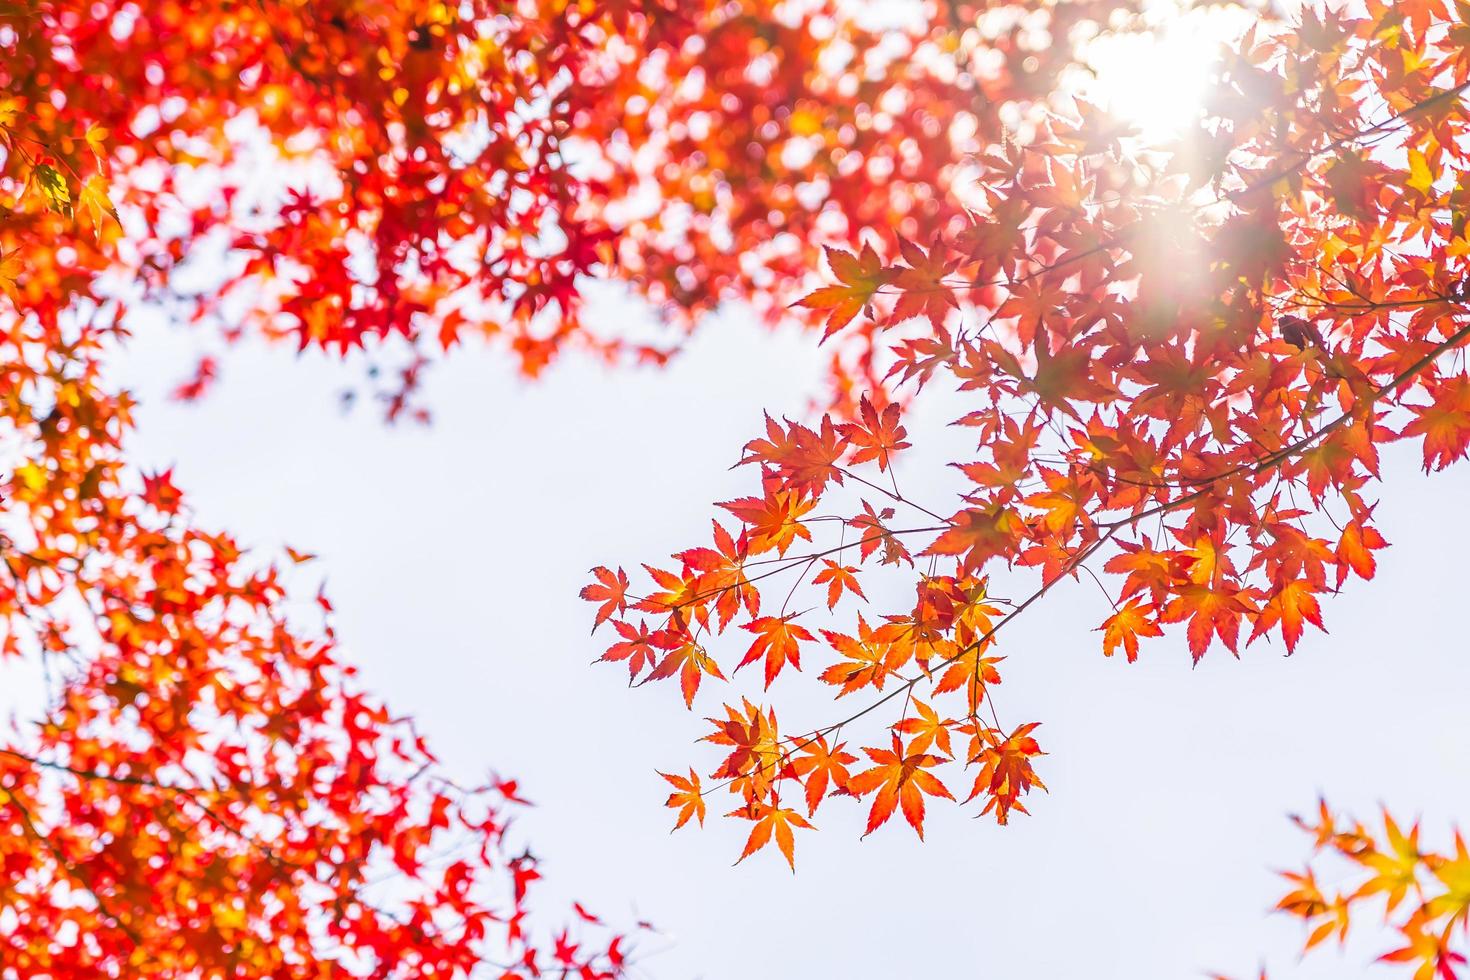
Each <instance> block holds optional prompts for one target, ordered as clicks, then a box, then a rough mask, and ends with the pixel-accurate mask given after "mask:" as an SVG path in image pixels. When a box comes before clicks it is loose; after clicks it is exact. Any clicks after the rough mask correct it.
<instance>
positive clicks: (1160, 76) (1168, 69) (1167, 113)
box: [1078, 4, 1256, 139]
mask: <svg viewBox="0 0 1470 980" xmlns="http://www.w3.org/2000/svg"><path fill="white" fill-rule="evenodd" d="M1166 6H1168V7H1170V8H1173V5H1172V4H1170V5H1166ZM1154 13H1155V16H1152V17H1150V25H1149V27H1148V28H1147V29H1145V30H1141V31H1120V32H1117V33H1106V34H1102V35H1100V36H1098V37H1097V38H1094V39H1093V40H1092V41H1091V42H1090V43H1088V45H1087V47H1086V49H1085V60H1086V63H1087V64H1088V65H1089V66H1090V67H1091V69H1092V75H1091V77H1089V78H1087V79H1086V80H1084V81H1083V82H1082V83H1081V84H1079V86H1078V93H1079V94H1080V95H1082V96H1083V97H1084V98H1086V99H1088V100H1089V101H1092V102H1094V103H1096V104H1097V105H1099V106H1100V107H1101V108H1104V109H1106V110H1108V111H1109V112H1111V113H1112V114H1113V115H1114V116H1116V117H1117V118H1119V119H1121V120H1123V121H1126V122H1129V123H1131V124H1133V125H1134V126H1135V127H1137V129H1138V130H1139V133H1140V134H1141V135H1142V136H1144V137H1145V138H1156V139H1157V138H1163V137H1168V136H1170V135H1172V134H1175V133H1178V132H1180V131H1181V130H1183V129H1184V128H1186V127H1188V126H1189V125H1190V124H1191V123H1192V122H1193V121H1194V120H1195V119H1196V118H1197V117H1198V116H1199V114H1200V113H1201V111H1202V109H1203V102H1204V97H1205V94H1206V89H1207V86H1208V84H1209V81H1210V76H1211V73H1212V71H1213V69H1214V65H1215V63H1216V61H1217V60H1218V57H1219V53H1220V49H1221V46H1222V45H1223V44H1225V43H1227V42H1229V41H1231V40H1233V39H1235V38H1236V37H1238V36H1240V34H1242V33H1243V32H1244V31H1245V29H1246V28H1247V27H1248V26H1249V24H1250V23H1251V21H1252V20H1253V19H1254V18H1255V16H1256V15H1255V14H1253V13H1252V12H1250V11H1247V10H1242V9H1240V8H1238V7H1230V8H1208V9H1196V10H1192V11H1180V10H1178V9H1177V8H1173V9H1172V10H1171V11H1170V12H1168V13H1167V15H1159V14H1158V11H1157V9H1156V10H1155V12H1154Z"/></svg>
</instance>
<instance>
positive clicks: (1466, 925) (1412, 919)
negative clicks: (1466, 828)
mask: <svg viewBox="0 0 1470 980" xmlns="http://www.w3.org/2000/svg"><path fill="white" fill-rule="evenodd" d="M1293 819H1294V820H1295V821H1296V823H1297V824H1298V826H1300V827H1301V828H1302V829H1303V830H1305V831H1306V832H1308V833H1309V834H1311V835H1312V836H1313V837H1314V838H1315V844H1316V850H1317V852H1319V854H1320V853H1324V852H1325V853H1326V854H1330V855H1332V856H1334V857H1335V858H1336V859H1337V863H1338V864H1340V865H1344V866H1345V867H1346V868H1347V869H1349V874H1350V875H1352V877H1353V879H1355V882H1356V884H1355V887H1354V886H1352V885H1351V884H1350V885H1349V887H1348V888H1347V889H1345V890H1336V889H1333V888H1330V887H1325V886H1324V885H1323V884H1322V882H1321V880H1320V877H1319V874H1318V871H1317V869H1316V868H1314V867H1312V866H1311V865H1309V866H1308V867H1307V868H1306V869H1304V870H1303V871H1301V872H1283V877H1285V878H1286V880H1287V881H1288V882H1289V884H1290V891H1288V892H1287V894H1286V895H1284V896H1283V897H1282V898H1281V901H1280V902H1279V903H1278V904H1277V909H1278V910H1279V911H1282V912H1285V913H1286V914H1288V915H1292V916H1295V917H1297V918H1300V919H1301V920H1302V922H1303V924H1304V925H1305V926H1306V927H1307V929H1308V930H1309V931H1308V935H1307V940H1306V948H1307V949H1312V948H1313V947H1315V946H1317V945H1318V944H1320V943H1323V942H1325V941H1326V940H1328V939H1330V938H1332V937H1333V936H1336V938H1337V940H1338V942H1339V943H1341V942H1344V941H1346V939H1347V936H1348V930H1349V929H1350V928H1351V926H1352V924H1353V923H1354V922H1355V921H1357V920H1359V919H1360V918H1361V916H1362V912H1363V906H1365V905H1370V904H1377V903H1378V900H1379V899H1382V906H1383V909H1382V911H1383V914H1382V919H1383V920H1384V921H1385V922H1386V923H1387V924H1388V925H1390V926H1391V928H1392V929H1393V931H1394V932H1396V933H1397V934H1398V936H1397V939H1398V941H1399V942H1401V943H1402V944H1403V945H1401V946H1399V947H1398V948H1396V949H1392V950H1389V951H1387V952H1385V953H1384V954H1383V955H1382V956H1381V957H1380V961H1381V962H1385V963H1402V964H1405V965H1406V966H1408V967H1412V968H1413V970H1414V973H1413V976H1414V980H1455V978H1457V977H1459V976H1462V975H1463V971H1464V970H1465V969H1466V964H1467V962H1470V961H1467V960H1466V957H1465V953H1464V952H1462V951H1461V950H1464V949H1465V947H1466V940H1467V938H1470V935H1467V934H1470V849H1467V848H1466V846H1465V840H1464V838H1463V837H1462V836H1461V835H1460V833H1459V832H1458V831H1456V832H1455V835H1454V848H1453V850H1451V851H1449V852H1448V853H1444V852H1439V851H1434V850H1429V849H1427V848H1426V847H1424V845H1422V844H1421V843H1420V842H1419V825H1418V824H1417V823H1416V824H1414V825H1413V826H1411V827H1409V828H1408V829H1407V831H1406V830H1404V829H1403V828H1401V827H1400V826H1399V825H1398V823H1397V822H1395V820H1394V818H1393V816H1392V815H1391V814H1389V813H1388V812H1387V811H1384V814H1383V833H1382V834H1376V833H1374V832H1372V831H1370V830H1368V829H1367V828H1365V827H1364V826H1363V825H1362V824H1361V823H1358V822H1356V821H1353V822H1351V823H1350V824H1348V825H1343V824H1341V823H1339V822H1338V821H1336V820H1334V818H1333V816H1332V813H1331V811H1329V810H1328V808H1327V804H1326V803H1321V804H1320V805H1319V807H1318V813H1317V815H1316V817H1315V819H1312V818H1302V817H1295V818H1293Z"/></svg>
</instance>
